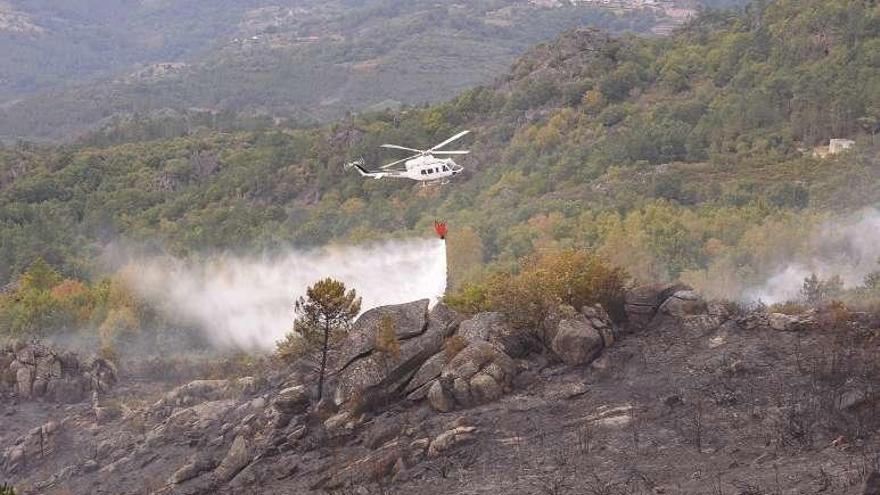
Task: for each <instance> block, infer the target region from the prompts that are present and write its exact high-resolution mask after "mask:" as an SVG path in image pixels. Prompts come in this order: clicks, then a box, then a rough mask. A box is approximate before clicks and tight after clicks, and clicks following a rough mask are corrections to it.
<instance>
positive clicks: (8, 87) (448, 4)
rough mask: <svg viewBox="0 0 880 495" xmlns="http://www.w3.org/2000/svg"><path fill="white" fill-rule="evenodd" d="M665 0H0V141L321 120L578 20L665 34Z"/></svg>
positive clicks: (669, 8)
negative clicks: (166, 120)
mask: <svg viewBox="0 0 880 495" xmlns="http://www.w3.org/2000/svg"><path fill="white" fill-rule="evenodd" d="M677 1H678V0H676V1H675V2H674V1H673V0H669V1H655V0H651V1H645V0H615V1H614V2H612V3H610V4H606V3H599V2H596V3H592V2H569V1H556V0H553V1H538V0H532V1H523V0H477V1H469V2H456V1H453V0H327V1H318V0H212V1H206V0H175V1H172V0H65V1H61V0H5V1H4V0H0V53H4V56H3V57H0V138H6V139H10V138H17V137H25V138H61V137H66V136H70V135H73V134H77V133H79V132H82V131H83V130H86V129H90V128H93V127H95V126H96V125H99V124H101V123H102V122H105V121H106V119H108V118H110V117H114V116H118V115H141V114H150V113H152V112H156V111H158V110H161V109H168V108H170V109H175V110H185V109H191V108H196V109H199V110H202V111H205V112H217V111H227V110H228V111H234V112H237V113H244V114H250V115H269V116H271V117H281V118H289V119H294V120H296V121H298V122H316V121H324V120H327V119H330V118H334V117H338V116H340V115H342V114H344V113H345V112H348V111H358V110H361V109H365V108H366V109H369V108H377V107H388V106H395V105H397V104H399V103H427V102H434V101H440V100H445V99H448V98H450V97H452V96H454V95H455V94H457V93H458V92H459V91H460V90H462V89H463V88H467V87H472V86H474V85H477V84H480V83H485V82H488V81H489V80H491V79H492V78H493V77H494V76H495V75H497V74H500V73H502V72H503V71H504V70H506V68H507V67H508V65H509V64H510V63H511V62H512V61H513V60H514V58H515V57H516V56H517V55H518V54H520V53H522V52H523V51H524V50H525V49H526V48H527V47H529V46H531V45H533V44H535V43H537V42H539V41H542V40H545V39H548V38H552V37H553V36H556V35H557V34H558V33H560V32H562V31H564V30H566V29H569V28H572V27H576V26H581V25H586V24H592V25H598V26H601V27H604V28H606V29H609V30H611V31H627V30H628V31H637V32H648V31H651V30H654V31H656V32H665V31H668V29H669V28H670V27H671V26H673V25H676V24H677V23H680V22H681V21H683V20H684V18H685V17H686V16H687V15H688V13H690V12H692V10H690V9H689V7H688V4H683V3H676V2H677Z"/></svg>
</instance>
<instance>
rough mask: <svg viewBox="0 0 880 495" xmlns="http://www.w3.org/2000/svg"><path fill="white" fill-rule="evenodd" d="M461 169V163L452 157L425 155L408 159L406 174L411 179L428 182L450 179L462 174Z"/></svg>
mask: <svg viewBox="0 0 880 495" xmlns="http://www.w3.org/2000/svg"><path fill="white" fill-rule="evenodd" d="M461 171H462V167H461V165H459V164H457V163H455V161H454V160H453V159H452V158H437V157H435V156H433V155H425V156H420V157H418V158H413V159H412V160H407V162H406V172H405V174H406V177H407V178H409V179H412V180H417V181H422V182H427V181H434V180H444V179H448V178H449V177H452V176H455V175H458V174H460V173H461Z"/></svg>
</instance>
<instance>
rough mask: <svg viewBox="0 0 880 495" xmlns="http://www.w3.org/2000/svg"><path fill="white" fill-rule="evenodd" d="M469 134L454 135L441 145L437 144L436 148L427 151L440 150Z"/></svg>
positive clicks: (466, 132)
mask: <svg viewBox="0 0 880 495" xmlns="http://www.w3.org/2000/svg"><path fill="white" fill-rule="evenodd" d="M470 132H471V131H461V132H459V133H458V134H456V135H455V136H452V137H451V138H449V139H447V140H446V141H443V142H442V143H440V144H438V145H437V146H434V147H433V148H431V149H429V150H428V151H434V150H436V149H439V148H442V147H444V146H446V145H447V144H449V143H451V142H453V141H455V140H458V139H461V138H462V137H464V136H466V135H467V134H469V133H470Z"/></svg>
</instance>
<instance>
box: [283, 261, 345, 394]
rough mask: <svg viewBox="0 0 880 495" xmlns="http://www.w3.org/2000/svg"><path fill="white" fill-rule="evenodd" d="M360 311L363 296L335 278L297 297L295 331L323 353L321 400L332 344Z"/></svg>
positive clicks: (319, 283) (319, 387)
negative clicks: (328, 355) (348, 288)
mask: <svg viewBox="0 0 880 495" xmlns="http://www.w3.org/2000/svg"><path fill="white" fill-rule="evenodd" d="M360 311H361V299H360V298H359V297H357V293H356V292H355V290H354V289H351V290H346V288H345V284H344V283H342V282H340V281H338V280H333V279H332V278H326V279H324V280H319V281H318V282H315V284H314V285H313V286H311V287H309V288H308V289H307V290H306V295H305V297H300V298H299V299H297V300H296V303H295V305H294V312H295V313H296V319H295V320H294V324H293V331H294V333H296V334H298V336H299V337H300V338H302V339H303V343H304V345H308V346H309V347H310V348H316V349H317V350H318V352H320V356H321V360H320V367H319V371H318V400H320V399H321V398H323V396H324V377H325V374H326V370H327V353H328V351H329V350H330V345H331V343H332V341H333V340H335V339H337V338H339V337H340V336H342V335H344V334H345V333H347V331H348V329H349V328H350V327H351V323H352V321H353V320H354V318H355V317H356V316H357V315H358V313H360Z"/></svg>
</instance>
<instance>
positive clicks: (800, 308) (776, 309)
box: [767, 301, 809, 315]
mask: <svg viewBox="0 0 880 495" xmlns="http://www.w3.org/2000/svg"><path fill="white" fill-rule="evenodd" d="M808 309H809V308H807V306H806V305H804V304H803V303H800V302H796V301H786V302H781V303H776V304H772V305H770V307H769V308H767V311H768V312H770V313H783V314H786V315H800V314H804V313H806V312H807V310H808Z"/></svg>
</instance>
